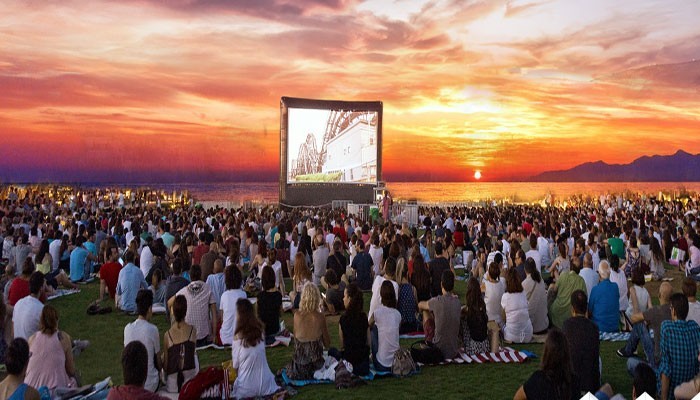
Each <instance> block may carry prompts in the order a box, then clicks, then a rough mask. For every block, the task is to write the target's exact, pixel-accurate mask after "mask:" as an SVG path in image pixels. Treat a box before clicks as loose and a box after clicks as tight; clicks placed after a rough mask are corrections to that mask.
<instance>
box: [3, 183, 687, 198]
mask: <svg viewBox="0 0 700 400" xmlns="http://www.w3.org/2000/svg"><path fill="white" fill-rule="evenodd" d="M36 184H56V185H72V186H78V187H84V188H89V189H96V188H125V189H127V188H143V187H147V188H151V189H154V190H162V191H164V192H165V193H168V194H172V193H173V192H176V193H178V194H179V193H182V192H185V191H186V192H188V193H189V195H190V196H192V197H194V199H196V200H197V201H206V202H232V203H241V202H245V201H253V202H259V203H276V202H277V201H278V200H279V183H278V182H205V183H197V182H182V183H157V182H148V183H144V182H135V183H99V182H89V183H6V184H5V185H16V186H26V185H36ZM386 187H387V188H388V189H389V191H390V192H391V194H392V197H393V198H394V200H395V201H418V202H422V203H469V202H479V201H486V200H504V199H505V200H508V201H511V202H537V201H541V200H543V199H545V198H549V199H551V200H554V201H557V200H564V199H566V198H569V197H571V196H577V195H583V196H594V195H595V196H597V195H600V194H606V193H622V192H633V193H645V194H649V195H654V196H656V195H658V194H659V193H661V192H662V193H664V194H676V195H678V194H681V193H683V192H700V182H386ZM338 200H342V194H340V193H339V195H338Z"/></svg>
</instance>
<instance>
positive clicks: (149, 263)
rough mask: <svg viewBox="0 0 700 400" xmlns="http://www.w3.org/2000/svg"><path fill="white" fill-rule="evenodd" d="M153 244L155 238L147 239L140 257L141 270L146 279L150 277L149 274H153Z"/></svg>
mask: <svg viewBox="0 0 700 400" xmlns="http://www.w3.org/2000/svg"><path fill="white" fill-rule="evenodd" d="M152 243H153V238H152V237H151V236H149V237H148V238H147V239H146V246H143V250H141V255H140V257H139V268H141V272H142V273H143V277H144V278H146V276H148V273H149V272H151V268H152V267H153V262H154V259H153V252H152V251H151V244H152Z"/></svg>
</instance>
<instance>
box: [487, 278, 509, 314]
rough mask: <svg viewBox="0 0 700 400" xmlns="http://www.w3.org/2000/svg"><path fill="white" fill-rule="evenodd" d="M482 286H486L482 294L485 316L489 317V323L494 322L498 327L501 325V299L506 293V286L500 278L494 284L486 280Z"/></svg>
mask: <svg viewBox="0 0 700 400" xmlns="http://www.w3.org/2000/svg"><path fill="white" fill-rule="evenodd" d="M484 284H485V285H486V291H485V293H484V302H485V303H486V315H487V316H488V317H489V321H496V322H497V323H498V324H499V325H503V319H502V318H501V298H502V297H503V293H504V292H505V291H506V286H505V285H504V284H503V281H502V280H501V279H500V278H499V279H498V282H496V283H494V282H491V281H489V280H486V281H484Z"/></svg>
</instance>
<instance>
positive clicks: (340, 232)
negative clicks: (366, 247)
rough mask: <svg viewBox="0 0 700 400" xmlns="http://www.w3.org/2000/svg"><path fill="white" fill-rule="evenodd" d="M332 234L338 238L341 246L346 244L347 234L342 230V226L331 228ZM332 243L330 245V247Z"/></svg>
mask: <svg viewBox="0 0 700 400" xmlns="http://www.w3.org/2000/svg"><path fill="white" fill-rule="evenodd" d="M333 234H334V235H336V236H340V240H341V241H342V242H343V246H345V244H346V243H347V242H348V233H347V232H346V231H345V229H343V227H342V226H336V227H335V228H333ZM332 244H333V243H331V245H332Z"/></svg>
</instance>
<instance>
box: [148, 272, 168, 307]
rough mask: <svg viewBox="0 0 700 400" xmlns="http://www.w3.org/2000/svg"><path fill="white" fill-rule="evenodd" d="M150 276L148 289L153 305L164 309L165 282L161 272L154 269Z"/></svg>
mask: <svg viewBox="0 0 700 400" xmlns="http://www.w3.org/2000/svg"><path fill="white" fill-rule="evenodd" d="M152 272H153V273H152V274H151V286H149V287H148V289H150V290H151V292H153V304H157V305H159V306H162V307H165V281H164V280H163V271H162V270H160V269H156V270H154V271H152Z"/></svg>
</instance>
